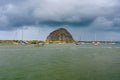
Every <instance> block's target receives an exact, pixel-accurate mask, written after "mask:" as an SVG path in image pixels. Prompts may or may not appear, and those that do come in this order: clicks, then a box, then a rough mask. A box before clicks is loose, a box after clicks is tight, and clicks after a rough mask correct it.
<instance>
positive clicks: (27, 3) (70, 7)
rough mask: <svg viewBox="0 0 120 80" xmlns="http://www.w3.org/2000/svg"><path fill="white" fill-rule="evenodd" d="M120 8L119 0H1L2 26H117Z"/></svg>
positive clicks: (0, 25)
mask: <svg viewBox="0 0 120 80" xmlns="http://www.w3.org/2000/svg"><path fill="white" fill-rule="evenodd" d="M119 8H120V6H119V0H0V29H1V30H3V29H4V30H11V29H16V28H18V27H23V26H36V25H37V26H38V25H42V26H44V25H48V26H52V27H53V26H64V25H68V26H72V27H90V28H91V29H96V30H97V29H101V30H107V29H108V30H109V29H113V28H114V29H115V27H118V28H119V25H120V23H119V22H120V17H118V16H120V15H119V13H120V11H119ZM109 18H110V19H109ZM106 26H107V27H106Z"/></svg>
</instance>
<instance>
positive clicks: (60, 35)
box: [46, 28, 74, 42]
mask: <svg viewBox="0 0 120 80" xmlns="http://www.w3.org/2000/svg"><path fill="white" fill-rule="evenodd" d="M46 41H63V42H73V41H74V39H73V37H72V35H71V34H70V32H68V31H67V30H66V29H65V28H59V29H57V30H54V31H53V32H51V33H50V34H49V35H48V36H47V39H46Z"/></svg>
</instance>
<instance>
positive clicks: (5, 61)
mask: <svg viewBox="0 0 120 80" xmlns="http://www.w3.org/2000/svg"><path fill="white" fill-rule="evenodd" d="M0 80H120V44H114V45H113V44H101V45H99V46H93V45H91V44H84V45H74V44H63V45H58V44H49V45H45V46H43V47H36V46H35V45H2V44H1V45H0Z"/></svg>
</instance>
